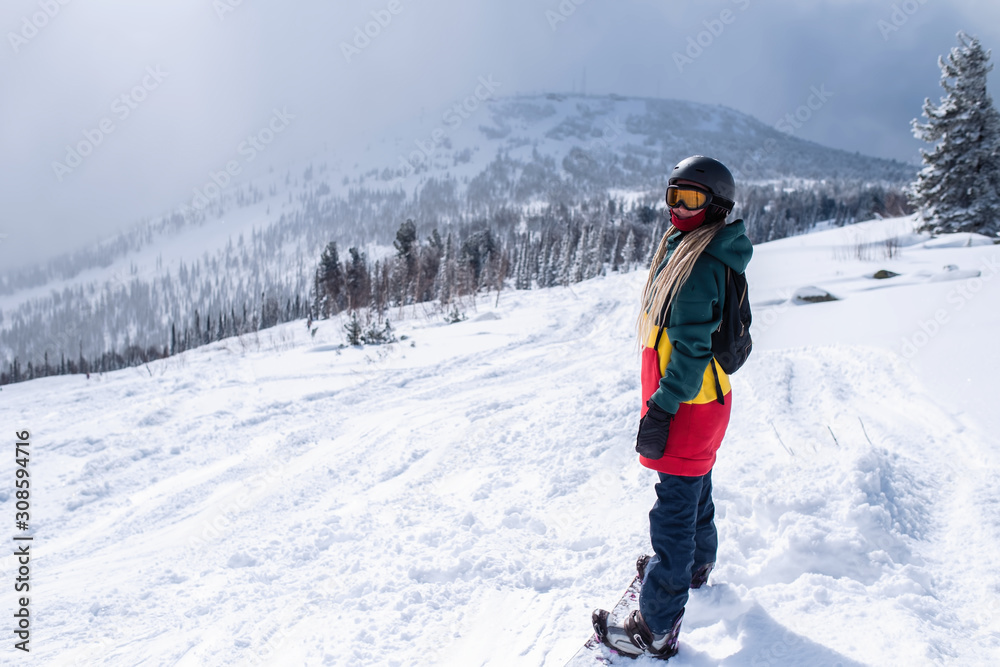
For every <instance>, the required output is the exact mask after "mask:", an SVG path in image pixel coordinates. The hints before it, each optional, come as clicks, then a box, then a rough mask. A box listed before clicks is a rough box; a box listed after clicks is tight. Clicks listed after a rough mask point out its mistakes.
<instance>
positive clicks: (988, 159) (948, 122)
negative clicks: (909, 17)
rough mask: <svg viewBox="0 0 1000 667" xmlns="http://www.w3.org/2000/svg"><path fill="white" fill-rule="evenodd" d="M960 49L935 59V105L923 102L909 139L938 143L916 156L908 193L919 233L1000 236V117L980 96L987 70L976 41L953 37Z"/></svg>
mask: <svg viewBox="0 0 1000 667" xmlns="http://www.w3.org/2000/svg"><path fill="white" fill-rule="evenodd" d="M958 39H959V42H960V44H961V45H960V46H958V47H955V48H953V49H952V50H951V52H950V53H949V54H948V58H947V60H945V59H944V58H938V66H939V67H940V68H941V87H942V88H944V89H945V92H946V93H947V95H945V96H944V97H942V98H941V102H940V103H939V104H938V105H934V104H931V101H930V99H926V100H925V101H924V116H926V118H927V122H926V123H919V122H917V121H916V120H914V121H913V123H912V125H913V134H914V135H915V136H916V137H917V138H918V139H922V140H923V141H927V142H931V143H933V142H938V144H937V145H936V146H935V147H934V149H933V150H932V151H930V152H927V151H923V150H921V156H922V157H923V163H924V168H923V169H922V170H921V171H920V173H919V174H918V175H917V180H916V181H915V182H914V183H913V185H912V186H911V190H910V193H909V194H910V200H911V202H912V203H913V204H914V205H915V206H916V207H917V208H918V209H919V210H920V216H921V219H922V220H923V229H928V230H934V231H936V232H956V231H974V232H980V233H987V234H993V233H997V232H1000V114H998V113H997V110H996V109H995V108H994V107H993V100H992V99H991V98H990V96H989V95H988V94H987V92H986V75H987V73H988V72H989V71H990V70H991V69H992V68H993V66H992V65H991V64H989V59H990V52H989V51H984V50H983V47H982V45H980V43H979V40H977V39H974V38H970V37H969V36H968V35H966V34H965V33H964V32H959V33H958Z"/></svg>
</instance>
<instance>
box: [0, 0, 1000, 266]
mask: <svg viewBox="0 0 1000 667" xmlns="http://www.w3.org/2000/svg"><path fill="white" fill-rule="evenodd" d="M63 3H65V4H63ZM373 13H374V14H373ZM376 20H381V22H382V23H383V24H384V25H381V26H378V28H377V30H376V29H375V28H374V27H373V26H368V29H369V32H372V33H375V32H377V34H376V35H375V36H374V37H371V38H369V39H368V42H367V43H365V41H364V40H363V39H357V35H358V33H359V32H361V31H364V30H365V27H366V24H369V23H370V22H372V21H376ZM0 28H2V31H3V33H4V40H3V43H2V44H0V266H15V265H21V264H26V263H34V262H37V261H39V260H42V259H46V258H48V257H50V256H51V255H52V254H53V253H55V252H59V251H64V250H68V249H72V248H75V247H78V246H80V245H81V244H84V243H89V242H92V241H94V240H97V239H99V238H102V237H106V236H108V235H109V234H112V233H114V232H115V231H116V230H118V229H121V228H124V227H127V226H130V225H131V224H133V223H135V222H136V221H138V220H140V219H141V218H144V217H157V216H159V215H161V214H163V213H164V212H166V211H168V210H171V209H174V208H176V207H177V206H179V205H181V204H184V203H186V202H189V201H190V200H191V196H192V191H193V188H195V187H198V186H201V185H204V184H205V182H206V179H207V177H208V174H209V173H210V172H211V171H214V170H219V169H221V168H223V167H224V166H225V164H226V162H227V161H229V160H232V159H234V158H237V157H239V154H238V149H239V146H240V144H241V142H243V141H244V140H245V139H246V138H247V136H248V135H249V134H250V133H257V132H258V131H260V130H261V129H263V128H265V127H268V126H269V125H270V126H271V127H274V128H277V127H280V128H281V132H280V133H279V134H278V135H277V136H276V139H275V140H274V142H273V143H272V144H270V145H269V146H267V147H266V148H265V149H264V150H263V151H261V153H260V156H261V157H260V159H257V160H255V161H254V162H253V164H252V165H250V166H251V167H256V168H260V169H264V168H267V167H268V166H271V165H273V166H275V167H276V168H281V167H282V166H283V165H286V164H288V163H289V162H291V161H295V160H296V159H301V158H303V157H306V156H308V155H310V154H313V153H314V152H316V151H318V150H322V149H323V147H324V146H326V147H327V148H329V149H330V150H334V149H337V150H340V149H342V150H344V151H345V152H349V151H350V150H351V149H352V147H353V146H355V145H357V143H358V142H359V141H360V142H363V141H364V140H366V139H367V138H368V137H377V136H379V134H380V133H391V132H393V131H394V128H395V127H398V126H399V125H400V124H403V123H405V121H406V119H407V118H408V117H410V116H411V115H413V114H418V113H420V112H421V110H426V111H432V112H436V113H440V110H442V109H443V108H445V107H446V106H447V105H449V103H454V102H456V101H458V100H461V99H463V98H465V97H467V96H468V95H470V94H472V93H473V91H474V90H475V88H476V86H477V85H478V79H479V77H481V76H492V77H493V79H494V81H496V82H499V83H500V88H499V90H498V94H514V93H529V92H550V91H557V92H560V91H566V92H569V91H576V92H581V91H584V92H587V93H591V94H606V93H618V94H622V95H637V96H650V97H653V96H659V97H665V98H675V99H687V100H693V101H698V102H709V103H721V104H725V105H727V106H729V107H732V108H734V109H737V110H740V111H743V112H746V113H749V114H751V115H753V116H755V117H757V118H758V119H760V120H761V121H763V122H765V123H768V124H771V125H777V124H778V122H779V121H780V120H781V119H782V118H785V116H786V114H794V113H795V112H796V110H797V109H798V108H799V107H800V106H802V105H805V104H807V103H810V102H811V103H812V104H813V106H814V107H815V109H814V110H813V111H812V112H811V113H810V117H809V119H808V121H807V122H805V123H802V124H798V123H797V122H796V123H795V124H794V125H798V126H797V127H795V126H790V125H789V124H787V123H786V124H785V125H784V129H786V130H788V129H791V130H792V131H794V132H795V133H796V134H797V135H798V136H801V137H804V138H807V139H811V140H814V141H817V142H820V143H822V144H825V145H828V146H833V147H837V148H843V149H846V150H851V151H860V152H862V153H867V154H870V155H876V156H882V157H889V158H896V159H900V160H904V161H911V162H912V161H916V160H918V158H919V156H918V153H917V151H918V148H919V147H920V143H919V142H917V141H916V140H915V139H913V138H912V136H911V133H910V127H909V123H910V120H911V119H913V118H915V117H918V116H920V114H921V106H922V103H923V100H924V98H925V97H930V98H931V99H933V100H935V101H936V100H937V99H938V98H939V97H940V96H941V94H942V90H941V88H940V86H939V83H938V82H939V79H940V71H939V69H938V67H937V58H938V56H939V55H942V54H945V53H947V51H948V50H949V49H951V48H952V47H953V46H955V44H956V43H957V42H956V38H955V34H956V32H957V31H958V30H966V31H967V32H969V33H970V34H972V35H974V36H976V37H979V38H980V40H981V41H982V42H983V44H984V46H985V47H986V48H992V49H994V50H995V49H996V47H997V46H1000V3H997V2H995V1H994V0H955V1H950V2H947V3H944V2H940V1H939V0H923V1H921V0H905V1H893V2H890V1H888V0H876V1H872V0H825V1H820V2H810V3H802V2H794V1H792V0H768V1H767V2H766V3H765V2H764V0H716V1H714V2H706V1H699V2H693V1H683V2H682V1H676V0H671V1H670V2H664V1H656V0H615V2H606V1H605V2H601V1H599V0H562V1H561V2H560V0H548V1H546V0H503V1H502V2H501V1H500V0H497V1H495V2H482V3H472V2H468V1H465V2H459V1H457V0H435V1H434V2H431V1H430V0H368V1H365V2H360V1H359V2H351V3H332V2H328V1H321V0H299V1H298V2H295V3H282V2H278V1H277V0H270V1H268V0H170V1H169V2H168V1H167V0H161V1H160V2H135V0H89V1H86V2H85V1H84V0H6V1H5V2H4V3H3V5H2V8H0ZM356 40H357V41H356ZM345 44H346V45H349V46H350V47H352V48H349V49H346V51H347V52H346V53H345V47H344V45H345ZM998 83H1000V73H998V72H994V73H993V75H992V78H991V80H990V85H991V88H990V90H991V93H992V94H993V96H994V97H996V95H997V92H996V91H997V85H998ZM810 96H812V97H810ZM276 112H277V114H278V115H277V116H276V115H275V114H276ZM88 137H89V140H90V141H91V142H92V143H94V144H95V147H94V150H93V152H91V153H90V154H89V155H86V156H78V157H74V156H71V155H68V154H67V146H76V145H78V144H79V143H80V142H85V143H86V141H87V140H88ZM244 157H245V156H244ZM55 163H59V164H61V165H63V166H62V167H58V166H54V164H55ZM244 175H250V174H244Z"/></svg>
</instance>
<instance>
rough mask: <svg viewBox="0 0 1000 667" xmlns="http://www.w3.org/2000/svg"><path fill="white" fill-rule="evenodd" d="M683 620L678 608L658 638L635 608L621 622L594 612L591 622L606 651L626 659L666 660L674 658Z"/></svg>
mask: <svg viewBox="0 0 1000 667" xmlns="http://www.w3.org/2000/svg"><path fill="white" fill-rule="evenodd" d="M683 617H684V610H683V609H681V613H679V614H677V618H676V619H674V624H673V626H672V627H671V628H670V631H669V632H666V633H664V634H662V635H657V634H653V632H652V631H651V630H650V629H649V626H647V625H646V621H644V620H643V618H642V613H641V612H640V611H639V610H638V609H636V610H634V611H633V612H632V613H630V614H629V615H628V616H626V617H625V620H624V622H619V621H618V620H617V619H615V620H612V619H611V618H610V615H609V614H608V612H606V611H604V610H603V609H597V610H595V611H594V614H593V617H592V620H593V623H594V631H595V632H596V633H597V636H598V637H599V638H600V640H601V642H602V643H603V644H604V645H605V646H607V647H608V648H610V649H613V650H615V651H617V652H618V653H620V654H622V655H626V656H628V657H630V658H638V657H639V656H640V655H647V656H650V657H652V658H659V659H660V660H667V659H668V658H672V657H673V656H675V655H677V636H678V635H679V634H680V631H681V619H682V618H683Z"/></svg>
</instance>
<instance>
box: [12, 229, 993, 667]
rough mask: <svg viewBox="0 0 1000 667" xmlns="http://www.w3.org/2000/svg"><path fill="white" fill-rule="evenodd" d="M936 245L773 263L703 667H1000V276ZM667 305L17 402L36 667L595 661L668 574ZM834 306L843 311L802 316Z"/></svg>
mask: <svg viewBox="0 0 1000 667" xmlns="http://www.w3.org/2000/svg"><path fill="white" fill-rule="evenodd" d="M911 226H912V225H911V223H909V222H908V221H906V220H887V221H878V222H872V223H864V224H862V225H856V226H854V227H851V228H846V229H837V230H828V231H824V232H818V233H815V234H811V235H808V236H804V237H796V238H792V239H784V240H782V241H778V242H774V243H770V244H765V245H761V246H758V248H757V249H756V254H755V257H754V260H753V262H752V263H751V269H750V275H749V278H750V284H751V289H752V299H753V302H754V304H755V311H754V312H755V327H754V335H755V341H756V348H755V352H754V354H753V356H752V357H751V361H750V362H749V363H748V365H747V366H746V367H745V368H744V369H743V370H741V371H740V373H739V374H737V375H736V376H734V378H733V381H734V392H735V397H736V399H735V400H736V402H735V404H734V412H733V421H732V424H731V426H730V431H729V434H728V435H727V438H726V441H725V443H724V444H723V449H722V450H721V452H720V457H719V462H718V464H717V466H716V468H715V472H714V480H715V486H716V505H717V508H718V527H719V531H720V542H721V547H720V554H719V565H718V567H717V569H716V571H715V573H714V574H713V579H712V582H711V585H710V586H708V587H707V588H705V589H702V590H699V591H695V592H694V593H693V595H692V599H691V602H690V603H689V606H688V612H687V615H686V617H685V625H684V629H683V634H682V641H681V653H680V654H679V655H678V657H677V658H675V659H674V660H673V661H671V664H676V665H679V666H680V665H699V666H700V665H717V664H723V665H824V664H826V665H835V664H840V665H918V664H919V665H923V664H949V665H950V664H955V665H992V664H997V663H998V662H1000V574H998V573H1000V556H998V552H1000V549H998V546H1000V512H998V510H1000V490H998V489H997V487H996V486H995V480H996V479H997V474H998V473H1000V460H998V459H1000V457H998V452H997V447H996V444H995V442H996V440H995V438H994V437H992V433H994V432H995V427H996V426H997V424H996V423H995V421H994V420H995V417H993V416H992V414H993V413H992V410H990V409H989V407H987V405H986V401H988V400H989V399H990V398H991V396H992V395H993V393H994V392H993V391H992V387H991V385H990V384H989V380H990V379H991V376H993V375H995V372H996V371H997V362H996V354H995V351H994V348H993V347H992V346H991V344H992V341H993V332H995V331H996V327H995V324H996V319H997V312H998V310H997V304H998V302H1000V292H998V289H1000V288H998V282H1000V281H993V280H991V278H992V276H993V275H994V273H995V271H994V270H993V268H992V267H993V266H994V262H995V261H996V259H997V257H998V255H997V253H998V249H997V248H996V247H995V246H993V245H992V244H988V245H986V244H983V245H976V243H978V242H981V241H982V239H981V238H978V237H969V238H968V239H967V240H968V241H969V242H970V243H969V244H968V245H958V244H949V243H942V242H941V240H934V241H930V242H928V240H927V239H926V238H924V237H920V236H917V235H914V234H912V233H911V232H910V227H911ZM890 237H891V238H897V239H898V240H897V242H896V243H895V244H889V245H890V246H893V247H894V248H895V250H894V256H893V257H892V258H887V257H882V256H880V255H879V253H880V252H882V250H880V249H882V248H888V247H889V246H887V245H886V244H885V243H884V242H883V239H885V238H890ZM858 257H862V258H863V259H858ZM946 266H953V267H955V268H953V269H945V268H944V267H946ZM878 269H889V270H892V271H894V272H895V273H897V274H899V275H898V276H897V277H894V278H889V279H885V280H876V279H874V278H870V277H866V276H868V275H871V274H873V273H874V272H875V271H877V270H878ZM976 271H979V272H980V274H981V275H979V276H973V275H972V274H973V273H975V272H976ZM945 278H954V279H951V280H945ZM642 282H643V276H642V275H641V273H640V272H634V273H631V274H625V275H609V276H607V277H605V278H599V279H595V280H591V281H588V282H585V283H582V284H578V285H574V286H573V287H572V288H571V289H569V288H566V289H552V290H540V291H534V292H504V293H502V294H501V295H500V297H499V299H498V300H497V298H496V295H493V294H491V295H487V296H484V297H483V298H482V299H480V301H479V302H478V303H477V304H476V305H475V308H474V309H473V308H471V307H470V309H469V312H468V315H469V319H468V320H467V321H465V322H461V323H458V324H452V325H446V324H444V322H443V320H442V318H441V317H440V316H437V315H422V314H417V313H411V314H410V315H409V316H408V317H407V318H404V319H399V320H394V325H396V328H397V332H398V333H400V334H403V335H406V336H407V338H406V340H403V341H401V342H400V343H397V344H395V345H392V346H388V347H381V348H378V347H369V348H345V349H341V347H340V343H341V342H342V340H343V336H342V331H341V329H340V323H339V322H337V321H325V322H321V323H319V331H318V333H317V334H316V336H315V337H312V338H311V337H310V336H309V333H308V331H307V330H306V328H305V327H304V326H303V324H302V323H292V324H288V325H283V326H281V327H278V328H276V329H272V330H268V331H265V332H262V333H260V334H259V335H258V336H257V337H255V338H254V337H244V339H243V340H237V339H230V340H227V341H224V342H222V343H219V344H214V345H211V346H208V347H204V348H199V349H195V350H191V351H188V352H186V353H184V354H182V355H179V356H177V357H173V358H169V359H165V360H161V361H157V362H155V363H153V364H150V365H149V367H148V369H147V368H134V369H129V370H125V371H120V372H116V373H111V374H106V375H104V376H92V377H91V378H90V379H89V380H87V379H85V378H83V377H53V378H45V379H41V380H34V381H31V382H26V383H19V384H15V385H8V386H5V387H4V388H3V391H2V393H0V400H2V406H3V408H2V410H3V411H2V413H0V423H2V426H3V428H4V431H5V432H6V433H8V438H9V440H8V442H11V440H10V435H9V434H10V433H11V432H12V431H14V430H21V429H29V430H30V431H31V433H32V445H31V447H32V451H33V454H32V457H33V458H32V461H31V475H32V476H31V480H32V484H33V486H32V508H33V509H32V525H33V527H34V531H35V542H34V543H33V546H32V549H33V555H34V559H33V561H32V567H33V570H32V577H33V578H32V590H31V596H32V603H31V604H32V607H31V611H32V614H33V616H32V619H33V635H32V652H31V654H30V656H23V655H21V654H20V652H16V651H15V650H14V649H13V648H12V643H13V642H7V643H6V644H5V646H4V647H3V649H2V651H3V661H4V662H8V661H11V662H13V661H15V660H16V661H17V662H18V663H20V662H24V663H30V664H40V665H41V664H45V665H49V664H58V665H62V664H83V665H90V664H93V665H97V664H101V665H105V664H107V665H133V664H174V665H244V664H274V665H286V664H309V665H368V664H380V665H381V664H386V665H424V664H428V665H487V664H489V665H512V664H516V665H562V664H564V663H565V661H566V660H568V659H569V657H570V656H571V655H572V654H573V653H574V652H575V651H576V649H577V648H578V647H579V646H580V645H581V644H582V643H583V641H584V640H585V639H586V638H587V636H588V635H589V633H590V628H589V615H590V610H591V609H592V608H593V607H596V606H607V605H611V604H613V603H614V601H615V600H616V599H617V598H618V596H619V595H620V593H621V591H622V590H623V589H624V587H625V586H626V584H627V583H628V580H629V578H630V577H631V568H632V567H633V563H634V560H635V557H636V556H637V555H638V554H639V553H642V552H643V551H648V549H649V547H648V535H647V525H646V512H647V511H648V509H649V507H650V506H651V504H652V501H653V491H652V484H653V483H654V480H655V476H654V474H653V473H652V472H650V471H648V470H646V469H644V468H642V467H641V466H639V464H638V463H637V461H636V458H635V455H634V452H633V451H632V446H633V438H634V431H635V427H636V424H637V412H638V408H639V405H638V403H639V382H638V370H637V369H638V354H637V350H636V347H635V344H634V337H633V327H632V324H633V321H634V317H635V315H636V301H637V298H638V297H637V295H638V292H639V290H640V288H641V284H642ZM803 287H815V288H817V289H818V290H823V291H826V292H828V293H830V294H832V295H834V296H836V297H838V299H839V300H837V301H829V302H823V303H808V304H807V305H794V304H793V303H792V302H791V296H792V294H793V293H794V292H795V291H796V290H798V289H799V288H803ZM963 294H967V295H968V296H967V297H966V296H962V295H963ZM939 311H944V317H943V318H941V317H939V316H940V315H941V313H940V312H939ZM932 320H933V321H934V322H937V323H938V326H937V328H934V327H933V326H932V325H928V324H927V323H928V322H930V321H932ZM928 329H931V330H933V335H932V334H930V333H927V330H928ZM921 331H924V332H925V337H926V341H925V340H924V339H923V338H922V337H920V336H919V335H917V334H918V332H921ZM906 340H909V341H910V342H911V344H912V345H913V347H914V349H915V352H912V351H911V350H910V349H909V348H906V347H905V345H904V343H905V341H906ZM911 352H912V353H911ZM990 407H992V406H990ZM12 458H13V457H10V456H8V457H6V458H5V459H4V461H3V463H2V465H0V479H3V480H4V482H3V483H4V485H5V486H4V487H3V488H4V490H3V491H0V514H2V515H3V516H6V517H8V518H9V519H10V518H12V517H11V515H12V514H13V513H14V497H13V494H12V493H11V492H10V491H9V490H7V489H9V488H10V482H9V481H8V480H11V481H12V479H13V465H14V464H13V461H12ZM11 535H12V536H13V533H11ZM11 544H12V543H11ZM14 568H15V563H14V559H13V557H11V556H7V557H6V558H3V559H0V573H2V574H0V576H2V578H3V581H5V582H11V581H12V580H13V577H14V576H15V575H14ZM14 598H15V596H14V593H13V592H11V591H10V590H9V589H8V593H7V597H6V599H5V601H4V604H5V605H6V606H7V608H8V609H9V608H10V606H11V605H12V604H13V603H14V601H15V599H14ZM641 663H642V661H637V662H634V663H633V662H629V663H628V664H636V665H639V664H641Z"/></svg>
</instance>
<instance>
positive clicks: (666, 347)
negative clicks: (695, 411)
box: [646, 328, 732, 405]
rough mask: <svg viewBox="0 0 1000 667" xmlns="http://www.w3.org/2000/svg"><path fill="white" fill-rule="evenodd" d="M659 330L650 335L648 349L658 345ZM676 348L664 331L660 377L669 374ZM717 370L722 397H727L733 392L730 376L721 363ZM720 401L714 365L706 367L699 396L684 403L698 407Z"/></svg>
mask: <svg viewBox="0 0 1000 667" xmlns="http://www.w3.org/2000/svg"><path fill="white" fill-rule="evenodd" d="M658 332H659V329H656V328H654V329H653V330H652V331H651V332H650V334H649V339H648V340H647V341H646V347H653V345H655V344H656V335H657V333H658ZM673 349H674V346H673V345H671V344H670V337H669V336H667V332H666V331H664V332H663V335H662V336H660V346H659V348H658V350H657V351H658V352H659V355H660V376H661V377H662V376H664V375H666V374H667V364H668V363H670V353H671V352H672V351H673ZM715 369H716V371H718V373H719V386H721V387H722V395H723V396H725V395H727V394H729V392H730V391H731V390H732V386H731V385H730V384H729V376H728V375H726V372H725V371H724V370H722V367H720V366H719V363H718V362H716V363H715ZM717 399H718V395H717V394H716V391H715V375H714V374H713V373H712V364H706V365H705V372H704V373H703V374H702V378H701V390H700V391H699V392H698V395H697V396H695V397H694V398H693V399H691V400H690V401H684V402H685V403H691V404H694V405H698V404H700V403H712V402H713V401H716V400H717Z"/></svg>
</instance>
